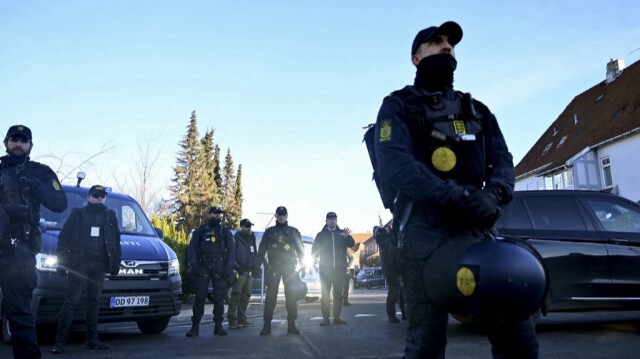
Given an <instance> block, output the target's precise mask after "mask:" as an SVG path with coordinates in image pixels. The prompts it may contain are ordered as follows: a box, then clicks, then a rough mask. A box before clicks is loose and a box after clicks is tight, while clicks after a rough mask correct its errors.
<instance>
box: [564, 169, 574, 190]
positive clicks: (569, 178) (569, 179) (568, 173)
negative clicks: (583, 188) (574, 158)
mask: <svg viewBox="0 0 640 359" xmlns="http://www.w3.org/2000/svg"><path fill="white" fill-rule="evenodd" d="M563 174H564V186H565V187H573V168H567V169H566V170H565V171H564V172H563Z"/></svg>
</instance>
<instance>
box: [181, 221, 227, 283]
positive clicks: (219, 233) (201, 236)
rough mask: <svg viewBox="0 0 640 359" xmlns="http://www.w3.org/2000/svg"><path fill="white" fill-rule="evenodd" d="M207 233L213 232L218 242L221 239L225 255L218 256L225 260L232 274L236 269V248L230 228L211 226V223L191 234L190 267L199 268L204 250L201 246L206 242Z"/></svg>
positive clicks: (189, 248) (188, 256)
mask: <svg viewBox="0 0 640 359" xmlns="http://www.w3.org/2000/svg"><path fill="white" fill-rule="evenodd" d="M207 232H211V233H212V234H213V235H214V236H215V237H216V240H218V239H221V240H222V241H223V243H224V253H219V254H218V255H219V256H220V257H222V258H224V263H225V270H226V272H227V273H230V272H231V271H232V270H233V268H234V267H235V263H236V261H235V257H236V255H235V253H236V246H235V243H234V240H233V235H232V234H231V231H230V230H229V228H226V227H224V226H222V225H216V226H213V227H212V226H211V225H210V224H209V223H207V224H203V225H201V226H200V227H198V228H196V229H194V230H193V233H192V234H191V240H190V241H189V244H188V245H187V249H186V250H187V260H188V261H189V265H190V266H191V267H193V268H196V267H197V266H198V263H200V260H201V255H202V252H203V250H202V248H200V246H201V245H202V243H203V242H204V241H205V239H206V238H205V236H206V234H207Z"/></svg>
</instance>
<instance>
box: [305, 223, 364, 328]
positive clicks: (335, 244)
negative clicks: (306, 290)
mask: <svg viewBox="0 0 640 359" xmlns="http://www.w3.org/2000/svg"><path fill="white" fill-rule="evenodd" d="M354 244H355V241H354V240H353V237H352V236H351V231H350V230H349V228H345V229H344V230H342V229H340V228H339V227H338V216H337V215H336V213H335V212H329V213H327V216H326V224H325V226H324V227H323V228H322V230H321V231H320V232H318V234H317V235H316V239H315V240H314V241H313V246H312V247H311V256H312V257H313V258H314V259H315V260H317V259H318V258H320V264H319V273H320V289H321V292H322V299H321V300H320V306H321V308H322V317H323V318H324V319H323V321H322V322H321V323H320V325H322V326H324V325H329V324H331V323H330V322H329V316H330V308H329V307H330V303H331V288H332V287H333V324H336V325H341V324H347V322H346V321H344V320H342V319H340V314H341V312H342V290H343V288H344V282H345V280H346V276H345V273H346V271H347V247H352V246H353V245H354Z"/></svg>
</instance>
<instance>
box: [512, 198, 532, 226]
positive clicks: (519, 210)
mask: <svg viewBox="0 0 640 359" xmlns="http://www.w3.org/2000/svg"><path fill="white" fill-rule="evenodd" d="M511 206H512V207H513V210H512V211H511V215H510V216H509V221H508V222H507V224H506V228H514V229H531V228H532V226H531V220H530V219H529V214H528V213H527V210H526V209H525V208H524V205H523V204H522V201H521V200H520V199H517V198H516V199H515V200H514V201H513V202H512V204H511Z"/></svg>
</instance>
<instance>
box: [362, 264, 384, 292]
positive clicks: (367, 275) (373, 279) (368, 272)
mask: <svg viewBox="0 0 640 359" xmlns="http://www.w3.org/2000/svg"><path fill="white" fill-rule="evenodd" d="M384 286H385V280H384V275H383V274H382V268H380V267H371V268H362V269H361V270H360V273H358V275H357V276H356V285H355V287H356V288H367V289H371V288H373V287H384Z"/></svg>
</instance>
